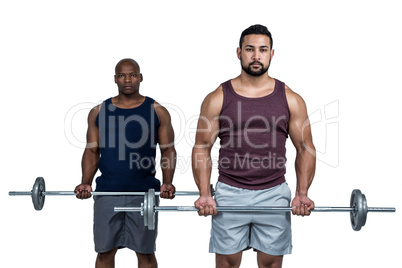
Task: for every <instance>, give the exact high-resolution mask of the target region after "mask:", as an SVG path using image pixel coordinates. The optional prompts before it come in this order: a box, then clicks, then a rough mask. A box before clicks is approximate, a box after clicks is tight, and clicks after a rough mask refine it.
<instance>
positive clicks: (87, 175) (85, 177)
mask: <svg viewBox="0 0 402 268" xmlns="http://www.w3.org/2000/svg"><path fill="white" fill-rule="evenodd" d="M99 157H100V154H99V153H98V152H97V151H94V150H92V149H85V151H84V155H83V156H82V162H81V168H82V182H81V183H82V184H89V185H92V181H93V178H94V176H95V173H96V171H97V170H98V163H99Z"/></svg>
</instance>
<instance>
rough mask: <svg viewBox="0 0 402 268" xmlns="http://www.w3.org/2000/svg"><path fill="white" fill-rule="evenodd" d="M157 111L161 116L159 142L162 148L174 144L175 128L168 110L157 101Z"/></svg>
mask: <svg viewBox="0 0 402 268" xmlns="http://www.w3.org/2000/svg"><path fill="white" fill-rule="evenodd" d="M154 108H155V112H156V114H157V116H158V118H159V128H158V143H159V146H160V147H161V149H163V148H166V147H170V146H174V130H173V126H172V119H171V117H170V114H169V112H168V110H167V109H166V108H165V107H163V106H162V105H160V104H159V103H157V102H155V104H154Z"/></svg>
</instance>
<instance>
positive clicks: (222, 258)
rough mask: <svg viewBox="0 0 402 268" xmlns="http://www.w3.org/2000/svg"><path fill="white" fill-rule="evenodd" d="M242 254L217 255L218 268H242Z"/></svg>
mask: <svg viewBox="0 0 402 268" xmlns="http://www.w3.org/2000/svg"><path fill="white" fill-rule="evenodd" d="M241 257H242V252H239V253H236V254H233V255H221V254H216V267H217V268H237V267H240V263H241Z"/></svg>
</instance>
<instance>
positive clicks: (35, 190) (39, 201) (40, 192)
mask: <svg viewBox="0 0 402 268" xmlns="http://www.w3.org/2000/svg"><path fill="white" fill-rule="evenodd" d="M8 194H9V195H10V196H27V195H30V196H31V197H32V203H33V205H34V208H35V210H42V208H43V206H44V205H45V197H46V196H47V195H53V196H69V195H77V193H75V192H74V191H46V184H45V179H44V178H43V177H38V178H36V180H35V183H34V185H33V187H32V190H31V191H23V192H22V191H19V192H18V191H10V192H8ZM145 194H147V192H91V195H103V196H104V195H108V196H116V195H133V196H142V195H144V196H145ZM155 194H157V195H159V194H160V192H154V195H155ZM199 194H200V193H199V192H197V191H193V192H192V191H178V192H175V193H174V195H178V196H191V195H199ZM211 194H212V196H213V195H214V194H215V190H214V187H213V186H212V184H211Z"/></svg>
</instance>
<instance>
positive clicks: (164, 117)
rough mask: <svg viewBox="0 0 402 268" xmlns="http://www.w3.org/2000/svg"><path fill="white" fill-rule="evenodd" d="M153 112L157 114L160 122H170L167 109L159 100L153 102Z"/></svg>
mask: <svg viewBox="0 0 402 268" xmlns="http://www.w3.org/2000/svg"><path fill="white" fill-rule="evenodd" d="M154 109H155V113H156V115H157V116H158V119H159V121H161V122H165V121H167V122H170V114H169V111H168V110H167V109H166V108H165V107H164V106H163V105H162V104H160V103H159V102H157V101H155V102H154Z"/></svg>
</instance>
